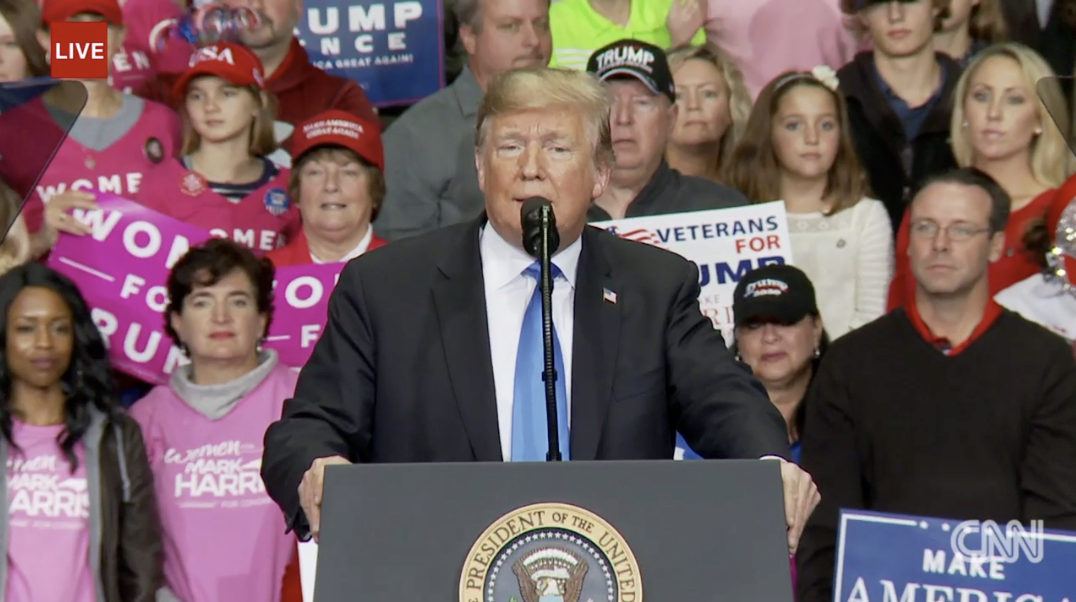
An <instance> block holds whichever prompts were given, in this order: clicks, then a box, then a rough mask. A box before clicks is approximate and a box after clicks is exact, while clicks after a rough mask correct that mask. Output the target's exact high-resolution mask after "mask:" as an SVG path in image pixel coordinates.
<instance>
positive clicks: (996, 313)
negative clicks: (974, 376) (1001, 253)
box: [904, 297, 1002, 356]
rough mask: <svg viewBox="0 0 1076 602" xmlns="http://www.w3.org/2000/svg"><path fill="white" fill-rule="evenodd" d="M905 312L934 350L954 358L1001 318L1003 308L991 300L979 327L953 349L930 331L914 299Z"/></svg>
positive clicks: (947, 342) (948, 342) (905, 306)
mask: <svg viewBox="0 0 1076 602" xmlns="http://www.w3.org/2000/svg"><path fill="white" fill-rule="evenodd" d="M904 311H905V313H907V314H908V320H910V321H911V323H912V326H913V327H915V330H916V331H917V332H918V333H919V334H920V335H921V336H922V337H923V339H924V340H926V342H928V343H930V344H931V345H934V348H935V349H937V350H938V351H941V352H942V353H944V354H945V355H948V356H953V355H957V354H958V353H960V352H961V351H964V350H965V349H967V348H968V346H969V345H971V344H972V342H974V341H975V340H976V339H978V338H979V337H980V336H982V334H983V333H984V332H986V331H987V329H988V328H990V327H991V326H992V325H993V324H994V322H996V321H997V319H998V318H999V317H1001V312H1002V307H1001V306H1000V305H998V304H997V303H995V302H994V300H993V299H990V301H989V302H987V304H986V309H985V310H984V311H983V319H982V320H980V321H979V325H978V326H976V327H975V330H973V331H971V336H969V337H968V339H967V340H966V341H964V342H963V343H961V344H959V345H957V346H956V347H953V344H952V343H951V342H950V341H949V339H947V338H945V337H939V336H937V335H935V334H934V333H933V332H931V331H930V327H929V326H927V323H926V322H924V321H923V317H922V316H920V315H919V308H917V307H916V305H915V298H914V297H912V298H911V299H909V300H908V302H907V303H906V304H905V305H904Z"/></svg>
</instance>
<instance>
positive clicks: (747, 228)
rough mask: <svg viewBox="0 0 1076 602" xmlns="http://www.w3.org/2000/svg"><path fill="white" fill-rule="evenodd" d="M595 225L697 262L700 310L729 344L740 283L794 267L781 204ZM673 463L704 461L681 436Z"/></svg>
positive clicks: (786, 220) (783, 205) (786, 224)
mask: <svg viewBox="0 0 1076 602" xmlns="http://www.w3.org/2000/svg"><path fill="white" fill-rule="evenodd" d="M591 225H593V226H597V227H599V228H605V229H607V230H609V231H610V232H613V233H614V234H616V235H618V236H620V237H622V238H627V239H630V240H634V241H637V242H642V243H646V244H650V245H654V246H656V247H660V248H663V249H666V250H669V251H672V252H674V253H677V254H679V255H681V256H682V257H684V258H685V259H689V260H691V261H692V262H694V263H695V265H696V266H698V268H699V285H700V287H701V291H700V293H699V307H700V308H701V309H702V313H703V315H705V316H706V317H708V318H710V320H712V321H713V323H714V328H717V329H720V330H721V332H722V334H723V335H724V337H725V341H726V342H729V343H731V342H732V339H733V335H732V330H733V320H732V293H733V291H735V290H736V283H737V282H739V281H740V279H741V278H743V277H744V276H745V275H746V274H747V273H748V272H750V271H751V270H753V269H755V268H757V267H760V266H764V265H769V264H773V263H792V241H791V238H790V237H789V234H788V218H787V217H786V214H785V204H784V203H783V202H781V201H777V202H773V203H760V204H758V205H747V206H745V207H733V208H731V209H714V210H710V211H694V212H689V213H672V214H668V215H655V216H648V217H632V218H627V219H622V220H612V221H607V222H594V223H592V224H591ZM674 459H676V460H685V459H686V460H698V459H700V456H699V455H698V454H697V453H695V452H694V451H693V450H692V449H691V448H690V447H688V445H687V443H686V442H685V441H684V438H683V437H681V436H680V435H679V434H677V436H676V453H675V455H674Z"/></svg>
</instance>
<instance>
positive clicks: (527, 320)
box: [512, 262, 568, 462]
mask: <svg viewBox="0 0 1076 602" xmlns="http://www.w3.org/2000/svg"><path fill="white" fill-rule="evenodd" d="M550 267H552V269H553V278H554V279H555V278H557V277H559V276H561V275H562V274H561V271H560V268H558V267H557V266H555V265H552V264H550ZM523 273H524V274H525V275H527V276H529V277H531V278H533V279H534V281H535V282H538V280H539V278H540V273H541V268H540V267H539V265H538V262H534V263H533V264H531V265H530V267H528V268H527V269H526V270H524V272H523ZM564 284H567V283H564ZM553 362H554V366H556V369H557V386H556V389H557V419H558V424H557V427H558V431H559V433H560V454H561V459H562V460H568V396H567V394H566V392H565V391H566V390H567V389H566V388H565V386H564V379H565V373H564V357H563V356H562V355H561V353H560V341H559V340H558V338H557V329H556V328H554V329H553ZM544 369H545V351H544V348H543V346H542V287H541V286H535V287H534V294H533V295H531V301H530V303H529V304H528V305H527V313H526V314H525V315H524V316H523V328H522V329H521V330H520V332H519V351H518V352H517V353H516V380H515V396H514V398H513V403H512V461H513V462H541V461H544V460H545V459H546V452H548V451H549V435H548V431H547V428H546V425H547V421H546V413H545V383H544V382H543V381H542V371H543V370H544Z"/></svg>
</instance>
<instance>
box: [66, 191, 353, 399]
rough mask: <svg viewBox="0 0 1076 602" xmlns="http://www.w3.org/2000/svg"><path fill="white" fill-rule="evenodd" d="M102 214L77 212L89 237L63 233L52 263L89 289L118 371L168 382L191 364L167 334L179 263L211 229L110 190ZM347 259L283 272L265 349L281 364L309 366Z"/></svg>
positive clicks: (101, 198)
mask: <svg viewBox="0 0 1076 602" xmlns="http://www.w3.org/2000/svg"><path fill="white" fill-rule="evenodd" d="M97 204H98V206H99V207H100V209H98V210H95V211H81V210H75V211H74V212H73V215H74V216H75V218H76V219H78V220H79V221H81V222H82V223H84V224H87V225H88V226H90V228H91V234H89V235H88V236H71V235H67V234H63V235H61V236H60V239H59V241H57V243H56V246H55V248H53V250H52V254H51V255H50V256H49V260H48V263H49V266H50V267H52V268H53V269H55V270H57V271H59V272H61V273H63V274H66V275H67V276H68V277H69V278H71V279H72V280H74V281H75V284H77V285H78V287H79V289H81V291H82V294H83V296H84V297H85V298H86V302H87V303H89V305H90V308H91V312H92V317H93V320H94V322H95V323H96V324H97V327H98V329H99V330H100V331H101V335H102V336H103V337H104V339H105V342H106V344H107V345H108V350H109V359H110V360H111V361H112V364H113V366H115V367H116V368H117V369H118V370H120V371H122V372H125V373H127V374H130V375H131V376H134V377H136V378H139V379H142V380H144V381H146V382H150V383H154V384H163V383H165V382H167V380H168V375H170V374H171V373H172V371H173V370H175V369H176V366H179V365H182V364H185V363H187V358H186V356H185V355H184V354H183V352H182V351H180V350H179V348H177V347H176V346H175V345H173V344H172V341H171V339H169V337H168V335H167V334H166V332H165V327H164V325H165V320H166V309H167V306H168V292H167V290H166V288H165V285H166V283H167V282H168V274H169V273H170V272H171V269H172V266H173V265H175V263H176V262H177V261H178V260H179V259H180V258H181V257H183V255H185V254H186V252H187V250H188V249H189V248H190V247H191V246H194V245H197V244H200V243H202V242H204V241H206V240H208V239H209V238H210V236H211V235H210V234H209V233H208V232H206V231H205V230H202V229H200V228H196V227H193V226H190V225H188V224H185V223H183V222H180V221H178V220H175V219H172V218H170V217H167V216H165V215H161V214H160V213H157V212H156V211H152V210H150V209H147V208H145V207H143V206H141V205H139V204H137V203H134V202H131V201H128V200H126V199H122V198H120V197H117V196H115V195H112V194H108V193H101V192H98V193H97ZM343 266H344V264H343V263H331V264H319V265H304V266H293V267H285V268H281V269H279V270H277V280H276V285H275V289H274V306H275V311H274V313H273V323H272V325H271V326H270V329H269V334H268V336H267V337H266V340H265V346H266V347H269V348H273V349H276V350H277V352H278V353H279V354H280V361H281V362H282V363H283V364H285V365H288V366H294V367H301V366H302V365H303V364H304V363H306V359H307V358H308V357H309V356H310V352H311V348H312V346H313V344H314V343H315V342H316V341H317V337H318V335H319V334H320V331H321V328H322V327H323V326H324V324H325V320H326V314H327V308H328V297H329V293H330V292H331V291H332V289H333V288H334V287H335V285H336V278H337V275H338V274H339V272H340V270H341V269H343Z"/></svg>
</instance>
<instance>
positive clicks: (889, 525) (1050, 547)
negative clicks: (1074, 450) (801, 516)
mask: <svg viewBox="0 0 1076 602" xmlns="http://www.w3.org/2000/svg"><path fill="white" fill-rule="evenodd" d="M1025 527H1026V530H1025V529H1024V528H1014V527H1011V526H1009V525H1007V524H1002V523H999V524H994V523H978V522H967V523H965V522H962V521H958V520H943V519H938V518H924V517H919V516H908V515H902V514H885V513H880V512H865V511H858V510H857V511H849V510H842V511H841V518H840V528H839V534H838V539H837V541H838V545H837V562H836V567H835V573H834V575H835V577H834V584H833V600H834V602H898V601H900V602H1070V601H1071V602H1076V571H1074V568H1076V533H1063V532H1059V531H1049V530H1044V529H1042V528H1041V523H1040V526H1039V528H1038V529H1036V528H1035V527H1034V526H1033V525H1025ZM1040 538H1041V542H1037V540H1038V539H1040ZM1039 546H1041V547H1039Z"/></svg>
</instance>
